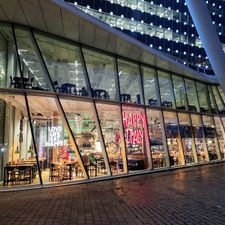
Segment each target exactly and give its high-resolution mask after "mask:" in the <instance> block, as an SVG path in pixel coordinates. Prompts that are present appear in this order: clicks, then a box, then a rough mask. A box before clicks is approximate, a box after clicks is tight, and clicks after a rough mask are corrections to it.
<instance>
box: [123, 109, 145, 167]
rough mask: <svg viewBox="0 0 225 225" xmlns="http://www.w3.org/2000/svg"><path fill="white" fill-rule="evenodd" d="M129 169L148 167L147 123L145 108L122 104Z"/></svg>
mask: <svg viewBox="0 0 225 225" xmlns="http://www.w3.org/2000/svg"><path fill="white" fill-rule="evenodd" d="M122 111H123V113H122V117H123V127H124V135H125V142H126V149H127V159H128V162H127V163H128V170H130V171H132V170H142V169H146V168H148V160H149V159H148V154H149V153H148V152H147V145H148V144H147V139H148V136H147V132H148V131H147V124H146V118H145V111H144V109H143V108H135V107H127V106H122Z"/></svg>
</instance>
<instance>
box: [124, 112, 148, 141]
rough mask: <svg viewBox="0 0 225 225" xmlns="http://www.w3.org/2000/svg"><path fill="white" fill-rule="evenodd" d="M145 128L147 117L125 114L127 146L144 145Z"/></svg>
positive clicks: (137, 114)
mask: <svg viewBox="0 0 225 225" xmlns="http://www.w3.org/2000/svg"><path fill="white" fill-rule="evenodd" d="M145 126H146V120H145V115H143V114H141V113H140V114H139V113H126V112H123V127H124V128H125V135H126V143H127V144H142V142H143V139H144V131H143V130H144V128H145Z"/></svg>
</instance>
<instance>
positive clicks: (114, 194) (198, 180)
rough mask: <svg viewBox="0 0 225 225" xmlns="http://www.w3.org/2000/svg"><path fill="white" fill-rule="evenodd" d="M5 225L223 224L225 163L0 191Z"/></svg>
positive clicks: (0, 217) (0, 212)
mask: <svg viewBox="0 0 225 225" xmlns="http://www.w3.org/2000/svg"><path fill="white" fill-rule="evenodd" d="M0 224H1V225H2V224H5V225H17V224H18V225H20V224H23V225H26V224H27V225H69V224H80V225H83V224H87V225H92V224H97V225H98V224H99V225H111V224H121V225H142V224H153V225H164V224H171V225H173V224H174V225H179V224H182V225H185V224H198V225H199V224H204V225H205V224H206V225H207V224H210V225H211V224H216V225H220V224H223V225H224V224H225V163H219V164H214V165H206V166H201V167H194V168H188V169H182V170H176V171H168V172H162V173H157V174H156V173H155V174H147V175H141V176H135V177H129V178H123V179H115V180H109V181H104V182H94V183H89V184H81V185H72V186H64V187H54V188H46V189H38V190H29V191H18V192H4V193H3V192H1V193H0Z"/></svg>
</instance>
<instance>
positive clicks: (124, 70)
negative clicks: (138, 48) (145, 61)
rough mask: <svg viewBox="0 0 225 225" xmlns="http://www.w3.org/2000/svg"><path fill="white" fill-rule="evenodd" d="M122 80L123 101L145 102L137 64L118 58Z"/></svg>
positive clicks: (121, 97)
mask: <svg viewBox="0 0 225 225" xmlns="http://www.w3.org/2000/svg"><path fill="white" fill-rule="evenodd" d="M118 71H119V81H120V95H121V96H120V100H121V101H122V102H132V103H137V104H141V103H143V99H142V94H141V78H140V72H139V67H138V65H136V64H133V63H130V62H126V61H123V60H118Z"/></svg>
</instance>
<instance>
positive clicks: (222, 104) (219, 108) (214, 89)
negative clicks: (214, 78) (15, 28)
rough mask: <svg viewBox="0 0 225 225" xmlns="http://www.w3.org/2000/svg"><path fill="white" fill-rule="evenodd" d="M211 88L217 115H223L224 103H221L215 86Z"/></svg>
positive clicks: (224, 110)
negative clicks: (217, 111)
mask: <svg viewBox="0 0 225 225" xmlns="http://www.w3.org/2000/svg"><path fill="white" fill-rule="evenodd" d="M211 87H212V91H213V95H214V97H215V100H216V105H217V108H218V110H219V113H220V114H223V113H224V112H225V109H224V103H223V101H222V98H221V96H220V94H219V92H218V90H217V88H216V86H214V85H213V86H211Z"/></svg>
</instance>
